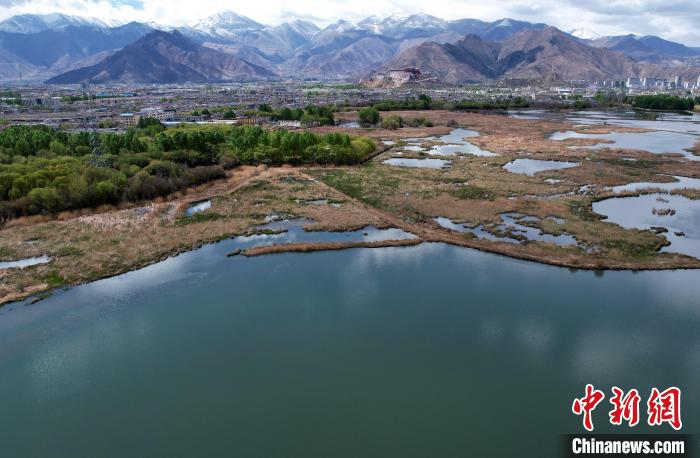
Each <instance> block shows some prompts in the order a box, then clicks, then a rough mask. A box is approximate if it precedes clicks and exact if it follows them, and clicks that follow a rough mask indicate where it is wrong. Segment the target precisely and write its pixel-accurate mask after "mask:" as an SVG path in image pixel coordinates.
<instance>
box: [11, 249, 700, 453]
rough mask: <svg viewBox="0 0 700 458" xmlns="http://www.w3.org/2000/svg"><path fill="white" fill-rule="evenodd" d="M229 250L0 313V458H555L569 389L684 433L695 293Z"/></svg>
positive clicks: (380, 256)
mask: <svg viewBox="0 0 700 458" xmlns="http://www.w3.org/2000/svg"><path fill="white" fill-rule="evenodd" d="M237 243H239V242H236V241H234V240H227V241H224V242H221V243H217V244H212V245H207V246H205V247H203V248H201V249H199V250H196V251H193V252H190V253H185V254H182V255H180V256H177V257H173V258H170V259H168V260H166V261H164V262H161V263H158V264H155V265H152V266H150V267H147V268H144V269H141V270H139V271H135V272H131V273H127V274H124V275H121V276H118V277H114V278H110V279H106V280H101V281H97V282H94V283H90V284H87V285H83V286H78V287H74V288H71V289H69V290H67V291H60V292H57V293H55V294H54V295H52V296H51V297H50V298H48V299H45V300H43V301H40V302H38V303H36V304H33V305H29V303H28V302H20V303H15V304H10V305H8V306H6V307H4V308H2V309H0V374H1V376H0V400H1V402H0V450H1V453H0V455H2V456H7V457H13V458H15V457H83V456H85V457H98V456H99V457H127V456H128V457H194V456H235V457H246V458H251V457H264V458H272V457H383V458H385V457H401V458H405V457H414V456H415V457H440V458H445V457H465V456H474V457H488V456H533V457H534V456H544V457H546V456H561V455H562V439H561V436H560V435H561V434H567V433H580V432H583V429H582V426H581V419H580V418H579V417H576V416H574V415H573V414H572V413H571V402H572V400H573V398H574V397H580V396H582V395H583V390H584V387H585V384H586V383H592V384H594V385H595V386H596V388H599V389H602V390H603V391H604V392H606V395H607V396H608V398H609V396H610V394H609V393H610V387H611V386H612V385H617V386H620V387H622V388H624V389H630V388H637V389H638V390H639V391H640V393H641V395H642V398H643V402H644V401H645V400H646V396H648V393H649V391H650V389H651V387H652V386H658V387H661V388H663V387H668V386H671V385H675V386H679V387H681V388H682V389H683V404H682V407H683V412H682V415H683V422H684V432H687V433H697V432H698V427H699V426H700V390H698V388H700V271H680V270H679V271H664V272H639V273H633V272H604V273H603V272H597V273H595V272H590V271H572V270H568V269H562V268H556V267H551V266H546V265H542V264H537V263H531V262H524V261H519V260H514V259H509V258H505V257H501V256H496V255H492V254H487V253H481V252H478V251H474V250H470V249H464V248H458V247H452V246H447V245H443V244H422V245H418V246H415V247H408V248H382V249H353V250H346V251H337V252H320V253H312V254H280V255H269V256H261V257H256V258H245V257H241V256H237V257H233V258H227V257H226V256H225V254H226V253H228V252H230V251H231V250H232V249H233V248H235V247H236V246H237ZM608 410H609V403H608V400H607V398H606V400H605V401H604V405H603V404H601V406H600V407H599V408H598V409H597V410H596V411H595V413H594V424H595V426H596V432H625V431H628V429H626V427H611V426H610V425H608V424H607V412H608ZM641 411H642V415H645V409H644V405H642V410H641ZM643 419H644V417H643ZM642 422H644V421H642ZM633 431H634V432H647V431H649V429H648V428H646V427H641V426H639V427H637V428H635V429H634V430H633ZM654 431H656V432H663V433H669V432H671V430H670V428H668V427H666V426H664V427H657V428H656V429H654Z"/></svg>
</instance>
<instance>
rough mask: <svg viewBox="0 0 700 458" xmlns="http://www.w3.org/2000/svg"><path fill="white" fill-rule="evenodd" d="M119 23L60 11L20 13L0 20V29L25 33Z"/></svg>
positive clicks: (102, 26) (111, 25) (112, 25)
mask: <svg viewBox="0 0 700 458" xmlns="http://www.w3.org/2000/svg"><path fill="white" fill-rule="evenodd" d="M119 25H123V22H120V21H109V22H105V21H102V20H100V19H96V18H88V17H80V16H70V15H67V14H61V13H50V14H20V15H17V16H12V17H11V18H8V19H5V20H4V21H2V22H0V31H3V32H12V33H23V34H27V33H38V32H43V31H45V30H60V29H65V28H66V27H71V26H73V27H79V26H81V27H98V28H108V27H116V26H119Z"/></svg>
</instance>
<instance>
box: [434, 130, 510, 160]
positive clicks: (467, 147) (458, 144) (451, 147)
mask: <svg viewBox="0 0 700 458" xmlns="http://www.w3.org/2000/svg"><path fill="white" fill-rule="evenodd" d="M478 136H479V132H477V131H475V130H469V129H462V128H459V129H455V130H453V131H452V132H450V133H449V134H447V135H443V136H441V137H428V138H426V140H431V141H436V142H441V143H444V145H435V146H433V147H432V148H430V149H429V150H427V151H426V152H427V153H428V154H432V155H435V156H454V155H456V154H469V155H472V156H482V157H491V156H498V154H496V153H492V152H491V151H487V150H485V149H482V148H479V147H478V146H476V145H475V144H473V143H471V142H470V141H468V140H466V139H467V138H474V137H478Z"/></svg>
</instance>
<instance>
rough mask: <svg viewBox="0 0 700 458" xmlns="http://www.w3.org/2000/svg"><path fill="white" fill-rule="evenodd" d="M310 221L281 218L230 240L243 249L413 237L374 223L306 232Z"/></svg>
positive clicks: (407, 233)
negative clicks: (337, 229) (359, 226)
mask: <svg viewBox="0 0 700 458" xmlns="http://www.w3.org/2000/svg"><path fill="white" fill-rule="evenodd" d="M312 224H314V221H313V220H311V219H308V218H297V219H285V220H279V221H272V222H270V223H267V224H263V225H261V226H258V227H256V229H257V230H258V231H260V232H261V233H258V234H253V235H247V236H238V237H235V238H233V239H232V243H233V245H235V246H234V250H235V249H238V248H240V249H246V248H252V247H254V246H263V245H273V244H279V243H300V242H307V243H312V242H360V241H365V242H379V241H385V240H404V239H412V238H415V235H413V234H411V233H410V232H406V231H404V230H402V229H397V228H388V229H377V228H376V227H374V226H367V227H364V228H362V229H358V230H356V231H346V232H326V231H307V230H305V229H304V228H305V227H306V226H310V225H312ZM265 231H279V233H276V234H269V233H265Z"/></svg>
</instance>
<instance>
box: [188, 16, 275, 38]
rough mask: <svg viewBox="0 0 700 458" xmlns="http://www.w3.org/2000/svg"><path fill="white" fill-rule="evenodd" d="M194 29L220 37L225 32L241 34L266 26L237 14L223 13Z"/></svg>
mask: <svg viewBox="0 0 700 458" xmlns="http://www.w3.org/2000/svg"><path fill="white" fill-rule="evenodd" d="M193 28H195V29H197V30H201V31H203V32H210V33H214V34H217V35H219V34H222V33H225V32H228V33H239V32H246V31H250V30H261V29H263V28H265V26H264V25H262V24H260V23H259V22H256V21H254V20H252V19H250V18H247V17H245V16H241V15H239V14H236V13H234V12H233V11H222V12H221V13H217V14H215V15H213V16H209V17H206V18H204V19H202V20H201V21H199V22H197V23H196V24H195V25H194V26H193Z"/></svg>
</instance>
